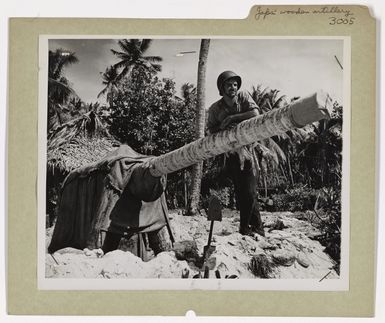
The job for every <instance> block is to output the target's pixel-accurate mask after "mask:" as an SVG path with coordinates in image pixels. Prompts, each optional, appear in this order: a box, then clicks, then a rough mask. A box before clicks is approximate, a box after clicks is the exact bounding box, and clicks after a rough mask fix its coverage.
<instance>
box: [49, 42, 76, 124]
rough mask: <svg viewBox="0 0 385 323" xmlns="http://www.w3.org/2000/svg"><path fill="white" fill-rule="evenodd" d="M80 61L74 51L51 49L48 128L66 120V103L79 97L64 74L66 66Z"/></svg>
mask: <svg viewBox="0 0 385 323" xmlns="http://www.w3.org/2000/svg"><path fill="white" fill-rule="evenodd" d="M77 62H78V58H77V57H76V56H75V53H74V52H70V51H67V50H64V49H62V48H59V49H57V50H56V51H49V55H48V129H51V128H52V127H55V126H57V125H61V124H63V122H66V118H65V116H64V115H65V114H66V113H67V112H68V111H66V108H65V106H64V105H65V104H66V103H67V101H68V99H69V98H71V97H77V95H76V93H75V91H74V90H73V89H72V87H71V85H70V82H69V81H68V79H67V78H66V77H65V76H64V75H63V72H64V68H65V67H66V66H68V65H71V64H74V63H77Z"/></svg>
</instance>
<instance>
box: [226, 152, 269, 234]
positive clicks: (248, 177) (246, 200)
mask: <svg viewBox="0 0 385 323" xmlns="http://www.w3.org/2000/svg"><path fill="white" fill-rule="evenodd" d="M226 171H227V173H228V176H229V177H230V178H231V180H232V181H233V184H234V189H235V197H236V200H237V204H238V207H239V211H240V212H239V213H240V226H239V230H240V232H245V231H247V230H248V229H249V226H252V227H255V228H256V229H257V230H262V231H263V223H262V220H261V214H260V213H259V202H258V191H257V179H258V177H257V176H258V175H257V174H254V172H253V169H252V164H251V162H250V161H249V160H245V163H244V167H243V170H241V166H240V162H239V157H238V155H237V154H229V156H228V157H227V158H226Z"/></svg>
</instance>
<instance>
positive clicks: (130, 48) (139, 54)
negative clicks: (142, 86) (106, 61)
mask: <svg viewBox="0 0 385 323" xmlns="http://www.w3.org/2000/svg"><path fill="white" fill-rule="evenodd" d="M151 43H152V40H151V39H122V40H119V41H118V45H119V47H120V49H121V51H116V50H114V49H111V52H112V53H113V54H114V55H116V56H117V57H118V58H119V59H120V61H119V62H118V63H116V64H115V65H114V68H116V69H120V68H121V69H122V70H121V71H120V73H119V74H118V75H117V81H120V80H121V79H122V78H123V77H125V76H129V75H130V74H131V71H132V69H133V68H135V67H143V68H144V69H145V70H147V71H149V72H160V71H161V70H162V67H161V65H159V64H157V63H159V62H161V61H162V58H161V57H159V56H144V54H145V53H146V51H147V50H148V49H149V47H150V45H151Z"/></svg>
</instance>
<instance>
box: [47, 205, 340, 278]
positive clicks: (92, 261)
mask: <svg viewBox="0 0 385 323" xmlns="http://www.w3.org/2000/svg"><path fill="white" fill-rule="evenodd" d="M262 218H263V221H264V223H265V237H262V236H260V235H257V236H256V238H252V237H249V236H242V235H241V234H239V233H238V227H239V213H238V212H236V211H232V210H224V212H223V220H222V221H221V222H215V224H214V233H213V241H212V245H215V247H216V250H215V252H214V253H213V254H212V255H211V259H210V269H211V270H210V278H214V277H215V271H216V270H218V271H219V273H220V275H221V277H222V278H224V277H225V276H226V275H227V276H231V275H236V276H237V277H239V278H258V272H259V271H258V270H260V269H261V268H262V267H261V264H258V259H260V260H261V261H263V263H262V265H263V266H268V267H269V268H265V271H264V270H262V272H268V273H269V277H270V278H322V277H323V276H324V275H326V274H327V273H329V272H331V273H330V274H329V275H328V279H330V278H338V275H337V274H336V272H335V271H334V270H333V266H334V265H335V263H334V261H333V260H332V259H331V258H330V257H329V256H328V255H327V254H325V253H324V251H323V249H324V247H322V246H321V244H320V243H319V242H318V241H315V240H312V239H310V238H309V237H313V236H315V235H317V234H319V232H318V231H317V229H315V228H314V227H313V226H312V225H311V224H310V223H308V222H306V221H302V220H299V219H297V218H296V217H295V216H294V215H293V214H292V213H289V212H287V213H262ZM170 223H171V227H172V230H173V233H174V237H175V240H176V241H184V240H193V241H195V243H196V245H197V247H198V252H199V255H200V256H202V253H203V247H204V246H205V245H207V239H208V233H209V228H210V222H209V221H207V220H206V218H205V217H204V216H196V217H186V216H182V214H181V212H174V213H171V214H170ZM277 223H278V224H279V226H277V225H276V224H277ZM276 228H279V229H276ZM49 234H50V231H49V232H47V235H49ZM47 240H48V239H47ZM252 259H254V260H253V261H252ZM253 266H254V267H255V268H259V269H258V270H257V271H254V273H257V274H256V275H255V274H254V273H253V270H252V269H253V268H252V267H253ZM255 268H254V269H255ZM187 269H188V270H189V277H190V278H191V277H193V276H194V275H196V274H197V273H199V272H200V271H201V274H202V275H203V271H202V269H201V268H200V267H199V266H197V265H196V264H193V263H192V262H190V263H187V262H186V261H184V260H177V259H176V257H175V253H174V252H173V251H168V252H162V253H160V254H158V256H156V257H155V258H153V259H152V260H150V261H148V262H143V261H142V260H141V259H140V258H138V257H136V256H134V255H133V254H131V253H130V252H125V251H121V250H116V251H113V252H110V253H108V254H106V255H105V256H104V257H102V258H96V257H88V256H86V255H85V254H84V252H83V251H81V250H76V249H72V248H66V249H62V250H59V251H58V252H56V253H55V254H54V255H53V257H52V256H51V255H48V254H47V255H46V277H47V278H50V277H52V278H53V277H55V278H66V277H68V278H181V275H182V271H184V270H185V271H186V270H187ZM262 269H263V268H262Z"/></svg>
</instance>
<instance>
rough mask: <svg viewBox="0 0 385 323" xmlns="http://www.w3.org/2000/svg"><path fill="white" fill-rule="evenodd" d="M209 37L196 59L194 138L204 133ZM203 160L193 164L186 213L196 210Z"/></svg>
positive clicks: (202, 135)
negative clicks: (197, 59)
mask: <svg viewBox="0 0 385 323" xmlns="http://www.w3.org/2000/svg"><path fill="white" fill-rule="evenodd" d="M209 48H210V39H202V40H201V47H200V52H199V61H198V81H197V105H196V107H197V108H196V112H197V116H196V128H195V134H196V139H198V138H203V137H204V135H205V122H206V119H205V83H206V67H207V56H208V54H209ZM202 168H203V162H200V163H197V164H195V165H193V169H192V174H191V190H190V192H191V193H190V200H189V205H188V208H187V214H189V215H195V214H196V213H197V211H198V204H199V199H200V191H201V180H202Z"/></svg>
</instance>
